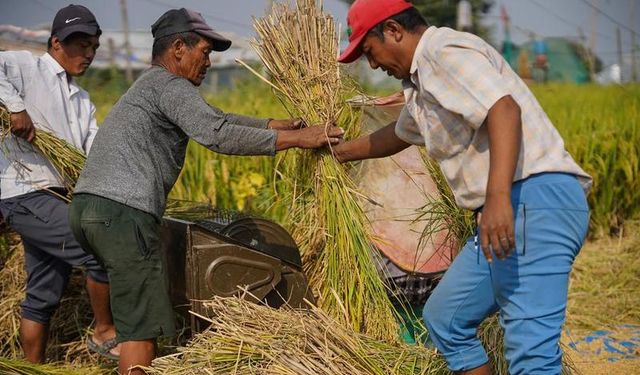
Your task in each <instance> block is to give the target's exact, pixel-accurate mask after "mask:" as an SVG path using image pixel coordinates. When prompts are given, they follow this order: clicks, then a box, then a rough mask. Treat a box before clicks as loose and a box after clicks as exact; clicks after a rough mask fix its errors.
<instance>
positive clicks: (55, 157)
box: [0, 105, 86, 199]
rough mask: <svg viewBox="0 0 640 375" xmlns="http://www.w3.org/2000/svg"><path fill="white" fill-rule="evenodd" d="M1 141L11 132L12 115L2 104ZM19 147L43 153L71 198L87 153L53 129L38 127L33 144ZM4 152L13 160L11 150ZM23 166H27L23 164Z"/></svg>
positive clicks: (24, 144) (24, 143)
mask: <svg viewBox="0 0 640 375" xmlns="http://www.w3.org/2000/svg"><path fill="white" fill-rule="evenodd" d="M0 125H1V126H0V142H1V141H4V140H5V139H6V137H8V136H9V135H10V134H11V115H10V113H9V112H8V111H7V109H6V108H5V107H4V106H2V105H0ZM18 145H19V147H33V148H34V149H35V150H36V151H37V152H39V153H41V154H42V155H43V156H44V157H45V159H47V161H49V163H51V165H52V166H53V168H54V170H55V171H56V172H57V173H58V177H59V179H60V182H61V183H62V185H63V187H64V188H65V189H67V191H68V192H69V196H68V197H67V198H68V199H70V198H71V192H73V187H74V186H75V184H76V181H77V180H78V177H80V172H81V171H82V168H83V167H84V162H85V160H86V155H85V154H84V153H83V152H82V151H80V150H78V149H77V148H76V147H74V146H73V145H71V144H70V143H68V142H67V141H65V140H64V139H62V138H60V137H58V136H56V135H55V134H54V133H53V132H52V131H49V130H46V129H43V128H41V127H38V128H37V130H36V136H35V138H34V139H33V142H32V143H31V144H26V142H22V143H18ZM3 152H4V153H5V155H6V156H7V158H9V159H10V160H11V155H10V151H9V150H7V149H6V147H5V149H3ZM14 165H16V166H18V167H20V166H21V164H20V161H19V160H16V161H14ZM22 168H26V167H24V166H22Z"/></svg>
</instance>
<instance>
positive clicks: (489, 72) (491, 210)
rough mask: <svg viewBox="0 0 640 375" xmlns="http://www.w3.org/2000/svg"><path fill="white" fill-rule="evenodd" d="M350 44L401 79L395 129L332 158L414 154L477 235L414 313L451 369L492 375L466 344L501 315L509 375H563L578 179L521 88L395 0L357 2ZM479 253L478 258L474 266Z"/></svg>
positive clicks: (582, 185) (452, 34)
mask: <svg viewBox="0 0 640 375" xmlns="http://www.w3.org/2000/svg"><path fill="white" fill-rule="evenodd" d="M348 23H349V35H350V37H349V46H348V47H347V49H346V50H345V51H344V53H343V54H342V55H341V56H340V58H339V61H341V62H344V63H349V62H353V61H355V60H356V59H358V58H359V57H360V56H361V55H364V56H365V57H366V58H367V60H368V61H369V64H370V65H371V68H373V69H377V68H381V69H382V70H383V71H385V72H387V74H389V75H392V76H394V77H396V78H397V79H400V80H402V85H403V90H404V97H405V102H406V105H405V108H404V109H403V110H402V113H401V114H400V116H399V118H398V120H397V121H395V122H393V123H391V124H389V125H388V126H386V127H384V128H382V129H380V130H378V131H377V132H375V133H372V134H370V135H367V136H364V137H361V138H358V139H355V140H352V141H349V142H345V143H342V144H339V145H337V146H335V147H333V150H334V152H335V155H336V158H337V159H338V160H340V161H343V162H345V161H352V160H361V159H366V158H375V157H385V156H389V155H393V154H395V153H397V152H399V151H402V150H403V149H405V148H407V147H408V146H409V145H411V144H416V145H421V146H424V147H425V148H426V149H427V152H428V153H429V156H430V157H431V158H433V159H434V160H436V161H438V163H439V165H440V167H441V170H442V172H443V174H444V176H445V177H446V179H447V182H448V183H449V185H450V186H451V189H452V191H453V193H454V195H455V198H456V202H457V203H458V205H459V206H461V207H463V208H466V209H469V210H473V211H474V212H475V213H476V214H477V229H476V233H475V235H474V236H472V237H471V238H470V239H469V240H468V241H467V242H466V244H464V246H463V248H462V250H461V251H460V253H459V254H458V256H457V257H456V259H455V260H454V262H453V263H452V265H451V267H450V268H449V269H448V270H447V272H446V274H445V276H444V277H443V279H442V281H441V282H440V284H439V285H438V287H437V288H436V290H435V291H434V292H433V294H432V295H431V296H430V298H429V300H428V301H427V303H426V305H425V308H424V313H423V317H424V320H425V323H426V325H427V327H428V328H429V331H430V337H431V338H432V340H433V342H434V344H435V345H436V346H437V348H438V349H439V350H440V351H441V352H442V353H443V355H444V356H445V358H446V360H447V363H448V366H449V368H450V369H451V370H453V371H457V372H458V373H460V374H489V373H490V369H489V366H488V364H487V362H488V358H487V354H486V352H485V351H484V349H483V348H482V345H481V343H480V341H479V340H478V338H477V336H476V332H477V328H478V326H479V325H480V323H481V322H482V321H483V320H484V319H485V318H486V317H488V316H489V315H491V314H494V313H495V312H499V314H500V323H501V325H502V327H503V328H504V330H505V339H504V343H505V355H506V358H507V360H508V362H509V373H510V374H514V375H515V374H527V375H535V374H560V372H561V367H562V360H561V359H562V353H561V351H560V347H559V345H558V342H559V339H560V332H561V328H562V324H563V322H564V318H565V310H566V300H567V288H568V280H569V272H570V271H571V266H572V264H573V260H574V258H575V256H576V255H577V253H578V252H579V250H580V247H581V246H582V243H583V240H584V237H585V235H586V232H587V227H588V219H589V212H588V207H587V203H586V198H585V193H586V192H587V191H588V189H589V187H590V185H591V177H589V175H587V174H586V173H585V172H584V171H583V170H582V169H581V168H580V167H579V166H578V165H577V164H576V163H575V161H574V160H573V159H572V158H571V156H570V155H569V154H568V153H567V151H566V150H565V148H564V143H563V141H562V138H561V137H560V135H559V134H558V132H557V130H556V129H555V128H554V126H553V124H552V123H551V121H550V120H549V118H548V117H547V115H546V114H545V113H544V111H543V110H542V108H541V107H540V105H539V104H538V102H537V100H536V99H535V97H534V96H533V94H532V93H531V91H530V90H529V89H528V88H527V86H526V85H525V84H524V82H523V81H522V80H521V79H520V78H519V77H518V76H517V75H516V74H515V73H514V72H513V70H511V68H510V67H509V64H508V63H507V62H506V61H505V60H504V59H503V58H502V56H501V55H500V53H498V52H497V51H496V50H495V49H494V48H493V47H491V46H490V45H489V44H487V43H486V42H484V41H483V40H482V39H480V38H478V37H477V36H475V35H472V34H469V33H463V32H458V31H455V30H451V29H448V28H444V27H443V28H438V27H434V26H431V27H430V26H428V25H427V24H426V22H425V21H424V19H423V18H422V17H421V15H420V14H419V13H418V11H417V10H416V9H415V8H414V7H413V6H412V5H411V4H410V3H408V2H406V1H405V0H356V1H355V2H354V3H353V5H352V7H351V9H350V10H349V14H348ZM481 254H483V255H484V256H480V255H481Z"/></svg>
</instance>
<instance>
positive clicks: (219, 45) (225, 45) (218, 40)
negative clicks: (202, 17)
mask: <svg viewBox="0 0 640 375" xmlns="http://www.w3.org/2000/svg"><path fill="white" fill-rule="evenodd" d="M193 31H195V32H196V33H198V34H200V35H202V36H204V37H205V38H207V39H209V40H211V43H213V50H214V51H218V52H222V51H226V50H228V49H229V47H231V41H230V40H229V39H227V38H225V37H223V36H222V35H220V34H218V33H216V32H215V31H213V30H193Z"/></svg>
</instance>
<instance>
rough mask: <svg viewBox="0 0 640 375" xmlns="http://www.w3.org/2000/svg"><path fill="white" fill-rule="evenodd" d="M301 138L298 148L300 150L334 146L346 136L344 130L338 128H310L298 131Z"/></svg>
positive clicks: (331, 126)
mask: <svg viewBox="0 0 640 375" xmlns="http://www.w3.org/2000/svg"><path fill="white" fill-rule="evenodd" d="M298 132H300V138H299V143H298V147H300V148H320V147H323V146H326V145H328V144H331V145H334V144H337V143H338V142H340V140H341V139H342V136H343V135H344V130H343V129H342V128H339V127H337V126H333V125H327V126H320V125H318V126H310V127H308V128H303V129H300V130H298Z"/></svg>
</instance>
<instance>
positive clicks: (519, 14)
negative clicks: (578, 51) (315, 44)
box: [0, 0, 640, 65]
mask: <svg viewBox="0 0 640 375" xmlns="http://www.w3.org/2000/svg"><path fill="white" fill-rule="evenodd" d="M275 1H278V0H275ZM442 1H455V0H442ZM69 2H70V0H0V24H13V25H17V26H21V27H27V28H31V27H36V26H38V25H48V24H50V23H51V21H52V19H53V16H54V15H55V12H56V11H57V10H58V9H59V8H61V7H63V6H66V5H67V4H69ZM120 2H121V0H74V3H75V4H82V5H85V6H87V7H88V8H89V9H91V10H92V11H93V12H94V14H96V17H97V18H98V22H99V23H100V25H101V26H102V28H103V29H105V30H119V29H121V28H122V18H121V12H120ZM126 2H127V9H128V13H129V27H130V29H131V30H149V29H150V25H151V24H152V23H153V22H154V21H155V20H156V19H157V18H158V17H159V16H160V15H161V14H162V13H164V12H165V11H166V10H167V9H169V8H171V7H175V8H178V7H183V6H184V7H187V8H191V9H194V10H196V11H198V12H200V13H202V15H203V16H204V17H205V18H206V19H207V21H208V22H209V24H210V25H212V26H213V28H214V29H218V30H221V31H231V32H234V33H236V34H239V35H242V36H246V37H251V36H252V35H253V30H252V27H251V22H252V18H251V17H252V16H257V17H259V16H262V15H263V14H264V13H265V10H266V9H267V7H268V4H269V2H270V1H269V0H126ZM632 2H633V3H635V8H636V9H635V17H633V19H631V4H632ZM588 4H592V5H593V6H595V7H597V8H598V9H600V10H601V11H602V12H603V13H604V14H602V13H597V12H596V11H595V10H594V9H593V8H592V7H590V6H589V5H588ZM502 5H504V7H505V9H506V11H507V13H508V14H509V16H510V18H511V24H512V30H511V36H512V39H513V41H514V42H516V43H522V42H524V41H527V40H528V39H529V38H530V36H529V35H530V33H531V31H533V32H534V33H536V34H537V35H540V36H568V37H572V38H574V39H576V40H577V39H578V38H579V35H580V33H581V32H582V34H583V35H584V36H585V39H584V40H585V41H586V42H587V43H589V40H590V36H591V35H592V34H593V35H595V51H596V54H597V55H598V57H600V58H601V59H602V60H603V62H604V63H605V65H609V64H612V63H615V62H617V53H616V48H617V47H616V28H617V27H619V28H620V31H621V36H622V38H621V40H622V50H623V52H625V53H627V54H628V53H630V51H631V37H630V34H631V32H630V31H629V29H632V30H634V31H635V32H636V33H637V34H636V45H639V44H640V0H495V5H494V6H493V8H492V9H491V11H490V12H489V14H488V15H487V17H486V18H485V21H484V22H485V24H487V25H489V26H490V27H491V28H492V30H493V33H492V39H493V41H494V42H496V43H498V44H500V43H501V42H502V40H503V35H504V33H503V28H502V25H501V22H500V9H501V6H502ZM324 8H325V10H326V11H327V12H328V13H331V14H332V15H333V16H334V17H335V19H336V20H337V21H338V22H339V23H341V24H342V25H344V24H345V23H346V15H347V10H348V6H347V5H346V4H345V3H344V2H342V1H340V0H324ZM594 13H595V17H594ZM614 21H615V22H617V23H618V24H619V25H617V24H616V23H615V22H614ZM342 29H343V30H344V29H345V28H344V26H343V27H342ZM639 59H640V57H639ZM639 63H640V62H639Z"/></svg>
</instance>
